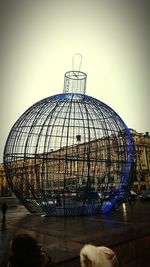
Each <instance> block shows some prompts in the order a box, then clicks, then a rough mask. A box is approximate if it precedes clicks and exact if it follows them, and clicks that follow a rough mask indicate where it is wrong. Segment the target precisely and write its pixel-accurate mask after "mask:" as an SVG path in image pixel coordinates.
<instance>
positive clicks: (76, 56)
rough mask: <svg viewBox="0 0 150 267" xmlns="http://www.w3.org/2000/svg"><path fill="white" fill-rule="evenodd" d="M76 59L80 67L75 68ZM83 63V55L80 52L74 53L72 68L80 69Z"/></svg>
mask: <svg viewBox="0 0 150 267" xmlns="http://www.w3.org/2000/svg"><path fill="white" fill-rule="evenodd" d="M75 61H76V66H78V68H75ZM81 65H82V55H81V54H80V53H76V54H74V56H73V57H72V70H73V71H74V70H78V71H80V69H81Z"/></svg>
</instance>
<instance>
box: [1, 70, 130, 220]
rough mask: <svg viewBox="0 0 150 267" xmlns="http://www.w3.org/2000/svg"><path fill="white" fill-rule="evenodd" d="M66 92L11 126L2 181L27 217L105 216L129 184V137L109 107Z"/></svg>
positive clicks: (52, 98) (116, 204)
mask: <svg viewBox="0 0 150 267" xmlns="http://www.w3.org/2000/svg"><path fill="white" fill-rule="evenodd" d="M78 73H79V72H78ZM78 73H77V74H78ZM80 77H82V79H83V78H86V77H83V75H80ZM75 79H76V81H75V87H76V86H77V80H79V81H80V78H79V76H77V75H75ZM82 84H83V80H82ZM82 84H80V85H81V91H82V88H83V86H82ZM67 86H68V84H67ZM73 86H74V85H73V83H72V85H71V87H72V88H73ZM68 88H69V87H68ZM68 88H67V89H66V85H65V91H64V93H63V94H58V95H54V96H51V97H47V98H45V99H43V100H41V101H39V102H38V103H36V104H34V105H33V106H31V107H30V108H29V109H28V110H27V111H25V113H24V114H23V115H22V116H21V117H20V118H19V119H18V120H17V122H16V123H15V124H14V126H13V127H12V129H11V131H10V133H9V136H8V139H7V142H6V145H5V150H4V166H5V173H6V177H7V180H8V183H9V185H10V186H11V188H12V189H13V191H14V193H15V194H16V196H17V198H18V199H19V200H20V201H21V203H23V204H24V206H25V207H26V208H27V209H28V210H29V211H31V212H37V213H38V212H40V213H41V212H44V213H45V214H47V215H88V214H97V213H101V212H108V211H110V210H112V209H115V208H116V206H118V205H119V204H120V203H121V202H122V199H124V197H126V194H127V192H128V190H129V188H130V186H131V183H132V179H131V172H132V168H133V159H134V147H133V141H132V137H131V135H130V131H129V129H128V127H127V126H126V125H125V123H124V122H123V120H122V119H121V118H120V117H119V116H118V115H117V114H116V112H115V111H114V110H113V109H112V108H110V107H109V106H108V105H106V104H104V103H103V102H101V101H99V100H97V99H95V98H93V97H90V96H88V95H85V94H84V93H73V92H71V93H70V92H69V93H68ZM84 89H85V86H84Z"/></svg>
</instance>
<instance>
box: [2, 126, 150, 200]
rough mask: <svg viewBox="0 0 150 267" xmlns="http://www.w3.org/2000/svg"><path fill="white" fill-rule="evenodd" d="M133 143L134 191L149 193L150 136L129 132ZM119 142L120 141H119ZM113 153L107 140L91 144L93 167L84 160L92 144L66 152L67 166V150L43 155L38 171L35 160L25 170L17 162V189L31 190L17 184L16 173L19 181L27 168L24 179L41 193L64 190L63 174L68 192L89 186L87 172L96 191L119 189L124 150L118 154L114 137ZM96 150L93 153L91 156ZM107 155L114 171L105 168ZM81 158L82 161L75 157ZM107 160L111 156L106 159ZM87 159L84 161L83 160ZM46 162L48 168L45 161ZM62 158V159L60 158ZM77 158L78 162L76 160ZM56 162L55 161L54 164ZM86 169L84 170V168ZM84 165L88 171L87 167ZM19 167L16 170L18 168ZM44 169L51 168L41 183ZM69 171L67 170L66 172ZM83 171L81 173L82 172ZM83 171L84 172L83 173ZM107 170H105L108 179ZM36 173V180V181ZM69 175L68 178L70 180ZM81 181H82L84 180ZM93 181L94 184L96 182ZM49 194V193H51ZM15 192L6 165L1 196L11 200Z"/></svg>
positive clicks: (31, 160) (111, 144)
mask: <svg viewBox="0 0 150 267" xmlns="http://www.w3.org/2000/svg"><path fill="white" fill-rule="evenodd" d="M130 132H131V134H132V137H133V140H134V146H135V170H134V173H133V175H134V177H133V178H134V182H133V189H134V190H135V191H137V192H138V191H140V190H142V189H150V135H149V133H148V132H146V133H145V134H143V133H138V132H136V131H135V130H133V129H130ZM118 138H119V137H118ZM109 144H110V149H109V151H107V140H106V139H99V140H96V141H93V142H91V143H90V153H91V156H90V158H91V159H92V158H93V163H92V162H90V168H89V166H88V165H89V162H88V158H85V157H84V154H85V153H84V152H85V150H87V149H89V144H88V143H86V144H85V143H84V144H80V143H79V144H78V145H76V146H71V147H69V148H67V149H68V151H67V154H68V159H69V160H68V162H67V164H64V163H65V158H64V157H63V155H65V154H66V151H65V148H64V150H63V149H61V150H58V151H52V152H51V153H49V154H48V155H43V156H42V160H41V155H40V157H39V159H38V157H37V162H36V170H35V169H34V162H33V159H28V160H26V166H24V164H25V163H24V162H23V161H21V160H20V161H18V162H17V164H16V162H15V165H14V174H13V182H14V183H15V185H16V184H17V187H19V188H20V189H22V190H21V191H22V192H26V190H29V187H28V186H27V187H26V188H21V187H25V186H26V184H25V183H22V179H24V177H23V176H20V179H17V180H16V177H15V173H16V172H17V177H19V175H18V174H19V172H20V173H21V170H22V168H24V170H25V173H24V174H23V175H24V176H27V175H28V177H27V179H28V180H29V181H30V182H31V183H32V185H33V187H34V190H35V191H36V189H37V191H38V187H42V188H43V190H45V189H46V190H47V189H48V190H55V189H56V188H58V187H59V189H61V187H62V188H63V183H64V174H65V175H66V177H65V183H66V187H67V188H68V191H70V190H75V189H76V184H80V186H81V187H84V186H85V184H86V183H87V181H86V177H87V172H89V177H91V183H92V184H93V185H94V188H95V189H96V190H98V191H100V190H101V189H103V190H104V188H105V187H107V188H106V189H111V188H113V187H114V188H115V187H117V184H119V178H120V174H119V168H120V169H121V168H122V164H121V162H122V160H124V159H121V157H122V151H121V146H120V150H119V151H118V150H117V146H116V145H115V139H114V138H113V136H111V140H110V139H109ZM95 147H96V148H97V150H98V151H99V152H98V153H97V161H96V163H95V161H94V156H95V152H94V151H95ZM92 148H93V152H92ZM57 153H59V154H60V153H61V160H59V161H58V160H57ZM106 153H109V155H110V162H111V167H110V166H109V168H108V166H106V164H108V162H105V160H104V157H105V155H106ZM77 154H78V155H79V158H77V157H76V155H77ZM107 156H108V155H107ZM83 157H84V158H83ZM43 158H45V164H44V160H43ZM49 158H51V160H49V165H47V164H46V160H47V159H49ZM59 158H60V157H59ZM74 158H76V160H74ZM55 159H56V160H55ZM83 165H84V168H83ZM85 165H86V166H87V167H85ZM16 166H17V167H16ZM44 168H48V172H47V173H48V175H47V176H46V177H45V180H44V181H43V179H42V174H43V172H44ZM66 169H67V170H66ZM79 170H80V172H79ZM81 170H83V171H84V172H85V174H84V173H82V172H81ZM104 170H106V172H105V175H103V174H104ZM35 173H36V177H35ZM79 173H82V177H79V175H78V174H79ZM67 174H68V177H67ZM84 176H85V178H84ZM81 178H82V179H81ZM93 179H94V181H93ZM48 190H47V191H48ZM11 194H12V190H11V189H10V187H9V186H8V183H7V180H6V176H5V172H4V166H3V163H1V164H0V196H11Z"/></svg>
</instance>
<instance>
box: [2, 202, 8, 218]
mask: <svg viewBox="0 0 150 267" xmlns="http://www.w3.org/2000/svg"><path fill="white" fill-rule="evenodd" d="M7 209H8V206H7V204H6V202H5V201H4V202H3V204H2V213H3V218H2V222H5V220H6V211H7Z"/></svg>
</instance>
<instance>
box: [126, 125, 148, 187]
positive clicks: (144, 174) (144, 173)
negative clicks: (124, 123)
mask: <svg viewBox="0 0 150 267" xmlns="http://www.w3.org/2000/svg"><path fill="white" fill-rule="evenodd" d="M130 132H131V134H132V137H133V140H134V145H135V160H136V169H135V175H134V184H133V188H134V189H135V190H137V191H139V190H142V189H150V134H149V132H146V133H145V134H144V133H138V132H136V131H135V130H133V129H130Z"/></svg>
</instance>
